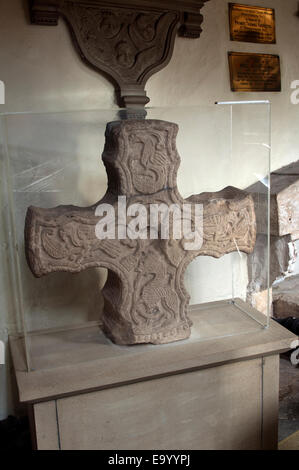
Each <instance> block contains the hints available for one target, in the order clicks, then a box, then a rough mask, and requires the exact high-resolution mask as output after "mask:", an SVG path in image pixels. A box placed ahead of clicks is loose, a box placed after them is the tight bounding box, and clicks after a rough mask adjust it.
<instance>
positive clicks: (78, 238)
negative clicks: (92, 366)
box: [25, 120, 256, 344]
mask: <svg viewBox="0 0 299 470" xmlns="http://www.w3.org/2000/svg"><path fill="white" fill-rule="evenodd" d="M177 132H178V126H177V125H176V124H173V123H169V122H165V121H159V120H144V121H142V120H127V121H119V122H112V123H110V124H108V125H107V130H106V144H105V148H104V152H103V161H104V164H105V167H106V171H107V175H108V189H107V192H106V195H105V196H104V198H103V199H102V200H101V201H100V202H98V203H97V204H94V205H93V206H91V207H88V208H82V207H75V206H58V207H55V208H53V209H41V208H36V207H29V209H28V212H27V216H26V226H25V249H26V256H27V260H28V263H29V266H30V268H31V271H32V272H33V274H34V275H35V276H37V277H40V276H43V275H45V274H48V273H51V272H55V271H68V272H70V273H76V272H80V271H82V270H84V269H86V268H91V267H105V268H107V269H108V279H107V282H106V284H105V286H104V289H103V295H104V299H105V306H104V312H103V325H104V331H105V333H106V334H107V335H108V336H109V337H110V338H111V339H112V340H113V341H114V342H115V343H118V344H135V343H153V344H159V343H167V342H171V341H176V340H181V339H184V338H188V337H189V335H190V326H191V322H190V321H189V319H188V316H187V306H188V302H189V295H188V293H187V292H186V289H185V287H184V273H185V270H186V268H187V266H188V264H189V263H190V262H191V261H192V260H193V259H194V258H195V257H197V256H202V255H206V256H213V257H215V258H219V257H221V256H223V255H225V254H226V253H230V252H233V251H236V250H237V249H238V250H240V251H243V252H245V253H250V252H252V250H253V248H254V244H255V239H256V220H255V212H254V203H253V199H252V197H251V196H250V195H249V194H247V193H246V192H243V191H240V190H238V189H236V188H233V187H228V188H226V189H224V190H223V191H220V192H218V193H203V194H199V195H194V196H191V197H189V198H188V199H186V200H184V199H183V198H182V197H181V195H180V194H179V191H178V188H177V183H176V176H177V170H178V167H179V164H180V158H179V155H178V153H177V150H176V142H175V140H176V135H177ZM119 196H126V202H125V204H126V208H128V207H129V206H131V205H132V204H142V206H143V207H145V208H146V212H147V213H149V212H150V207H151V205H153V204H157V205H161V204H164V205H166V207H167V208H170V206H171V205H173V204H175V205H176V207H179V209H182V212H183V205H184V204H189V205H191V204H202V205H203V224H202V226H203V230H202V233H201V235H202V245H201V246H200V247H199V248H198V249H192V250H190V249H186V236H185V235H186V234H185V232H184V235H182V236H181V238H179V239H178V238H177V237H174V236H173V234H172V233H171V230H169V237H168V238H167V237H164V238H163V237H162V236H161V224H160V225H159V229H158V231H157V233H156V236H155V235H154V236H152V237H150V236H148V230H149V227H148V226H146V227H145V235H146V236H145V237H140V238H137V239H132V237H129V236H127V235H126V234H127V233H128V232H127V229H128V225H129V223H130V222H128V221H127V220H125V221H124V222H123V228H124V229H125V232H123V231H122V234H121V235H120V233H119V232H117V231H116V232H117V233H116V236H115V239H111V238H107V239H99V238H98V237H97V235H96V227H97V224H98V222H99V220H102V219H101V217H99V216H98V215H96V209H97V207H98V206H99V205H100V204H101V205H102V204H110V205H112V207H113V209H114V211H115V215H116V217H118V216H120V214H119V212H120V206H119ZM194 217H195V216H194V214H192V219H191V221H192V224H191V228H192V227H193V226H194ZM131 220H132V217H131ZM118 223H119V219H118ZM119 226H121V224H120V225H119ZM124 233H125V235H124ZM187 238H188V237H187Z"/></svg>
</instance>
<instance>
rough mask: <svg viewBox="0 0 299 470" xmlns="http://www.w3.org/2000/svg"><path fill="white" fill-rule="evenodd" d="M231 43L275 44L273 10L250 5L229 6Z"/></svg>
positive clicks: (236, 4)
mask: <svg viewBox="0 0 299 470" xmlns="http://www.w3.org/2000/svg"><path fill="white" fill-rule="evenodd" d="M229 22H230V38H231V41H242V42H257V43H262V44H275V43H276V34H275V10H274V9H273V8H263V7H255V6H250V5H239V4H238V3H230V4H229Z"/></svg>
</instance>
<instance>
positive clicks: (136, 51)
mask: <svg viewBox="0 0 299 470" xmlns="http://www.w3.org/2000/svg"><path fill="white" fill-rule="evenodd" d="M208 1H209V0H127V1H124V0H80V1H79V0H30V2H29V7H30V16H31V22H32V23H34V24H38V25H43V26H56V25H57V24H58V19H59V17H62V18H64V20H65V21H66V23H67V25H68V27H69V29H70V32H71V37H72V40H73V42H74V44H75V46H76V50H77V51H78V52H79V54H80V56H81V58H82V59H83V60H84V62H85V63H87V64H88V65H89V66H91V67H92V68H94V69H95V70H96V71H97V72H100V73H103V74H104V75H105V76H106V77H107V78H109V79H110V80H111V81H112V83H113V84H114V86H115V89H116V96H117V101H118V104H119V105H120V106H121V107H126V108H134V109H136V108H143V107H144V105H145V104H146V103H148V102H149V98H148V97H147V96H146V91H145V85H146V82H147V80H148V79H149V78H150V77H151V75H153V74H154V73H156V72H158V71H159V70H161V69H162V68H163V67H165V66H166V65H167V64H168V62H169V61H170V59H171V56H172V52H173V46H174V41H175V36H176V34H177V33H178V34H179V35H180V36H183V37H187V38H192V39H196V38H199V37H200V34H201V32H202V28H201V25H202V22H203V16H202V14H201V9H202V8H203V6H204V4H205V3H206V2H208ZM140 114H141V115H142V113H140ZM143 114H144V113H143Z"/></svg>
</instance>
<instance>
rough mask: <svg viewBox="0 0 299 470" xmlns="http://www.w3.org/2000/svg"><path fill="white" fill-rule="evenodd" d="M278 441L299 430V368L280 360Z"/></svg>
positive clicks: (286, 360) (284, 357) (286, 357)
mask: <svg viewBox="0 0 299 470" xmlns="http://www.w3.org/2000/svg"><path fill="white" fill-rule="evenodd" d="M279 399H280V407H279V435H278V436H279V441H281V440H282V439H285V438H286V437H288V436H289V435H290V434H293V433H294V432H296V431H298V430H299V367H294V366H292V364H291V363H290V360H289V358H288V356H284V355H283V356H281V359H280V392H279Z"/></svg>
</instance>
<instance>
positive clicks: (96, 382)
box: [10, 301, 298, 450]
mask: <svg viewBox="0 0 299 470" xmlns="http://www.w3.org/2000/svg"><path fill="white" fill-rule="evenodd" d="M238 304H239V305H240V306H241V308H244V309H246V310H247V311H248V313H249V314H250V315H251V316H252V317H254V318H256V319H257V320H259V321H261V320H262V321H265V317H264V316H263V315H262V314H260V313H259V312H257V311H256V310H254V309H252V308H250V307H249V306H248V305H247V304H244V303H243V302H242V301H238ZM190 317H191V319H192V321H193V323H194V325H193V329H192V336H191V338H190V339H188V340H185V341H180V342H176V343H171V344H166V345H160V346H152V345H139V346H117V345H115V344H112V343H111V342H110V341H109V340H108V339H107V338H106V337H105V336H104V335H103V333H102V332H101V330H100V328H99V327H98V326H85V327H81V328H73V329H68V330H63V331H61V330H60V331H46V332H42V333H39V334H36V333H35V334H33V335H31V336H30V337H29V343H30V344H29V345H30V349H31V359H32V368H33V371H32V372H30V373H28V372H27V371H26V366H25V357H24V348H23V339H22V338H20V337H11V338H10V346H11V351H12V356H13V364H14V369H15V373H16V379H17V385H18V390H19V398H20V401H21V402H23V403H27V404H28V405H29V410H30V412H31V415H32V418H33V419H32V431H33V435H34V439H35V445H36V448H37V449H115V450H120V449H136V450H139V449H276V448H277V424H278V391H279V353H281V352H284V351H287V350H289V349H291V348H294V347H296V345H297V344H298V340H297V337H296V336H294V335H293V334H292V333H290V332H289V331H288V330H286V329H284V328H282V327H281V326H280V325H278V324H277V323H275V322H274V321H271V323H270V327H269V328H268V329H265V328H263V327H262V326H260V325H259V324H258V323H256V322H255V321H254V320H253V319H252V318H251V317H250V316H248V315H247V314H246V313H243V312H242V311H241V310H239V309H238V308H237V307H236V306H234V305H230V304H228V303H227V302H215V303H212V304H206V305H204V306H202V305H201V306H200V307H191V309H190ZM227 335H229V336H227ZM211 336H213V339H208V338H209V337H211Z"/></svg>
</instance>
